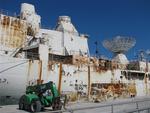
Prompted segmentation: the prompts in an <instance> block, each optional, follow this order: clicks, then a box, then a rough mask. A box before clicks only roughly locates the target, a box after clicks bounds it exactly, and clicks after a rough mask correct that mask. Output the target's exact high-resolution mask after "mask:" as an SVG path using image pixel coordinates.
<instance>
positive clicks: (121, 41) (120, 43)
mask: <svg viewBox="0 0 150 113" xmlns="http://www.w3.org/2000/svg"><path fill="white" fill-rule="evenodd" d="M135 43H136V40H135V39H134V38H131V37H125V36H116V37H114V38H112V39H108V40H104V41H103V46H104V47H105V48H106V49H108V50H109V51H111V52H112V53H114V55H115V57H114V59H113V60H115V61H117V62H120V63H127V62H128V60H127V58H126V56H125V55H124V54H125V53H126V52H127V51H128V50H129V49H131V48H132V47H133V46H134V45H135Z"/></svg>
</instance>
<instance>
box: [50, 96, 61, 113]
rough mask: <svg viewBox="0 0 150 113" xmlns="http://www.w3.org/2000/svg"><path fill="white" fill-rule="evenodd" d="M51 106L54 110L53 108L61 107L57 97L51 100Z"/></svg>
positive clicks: (59, 108) (58, 108)
mask: <svg viewBox="0 0 150 113" xmlns="http://www.w3.org/2000/svg"><path fill="white" fill-rule="evenodd" d="M52 108H53V110H54V111H55V110H61V108H62V103H61V101H60V99H59V98H57V99H55V100H54V101H53V103H52Z"/></svg>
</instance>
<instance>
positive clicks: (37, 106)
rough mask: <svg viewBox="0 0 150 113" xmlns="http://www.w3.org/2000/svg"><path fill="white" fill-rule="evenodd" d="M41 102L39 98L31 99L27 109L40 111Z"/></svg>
mask: <svg viewBox="0 0 150 113" xmlns="http://www.w3.org/2000/svg"><path fill="white" fill-rule="evenodd" d="M41 107H42V105H41V102H40V101H39V100H37V101H32V103H31V105H30V107H29V111H31V112H40V111H41Z"/></svg>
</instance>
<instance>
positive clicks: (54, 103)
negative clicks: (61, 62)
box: [19, 81, 62, 112]
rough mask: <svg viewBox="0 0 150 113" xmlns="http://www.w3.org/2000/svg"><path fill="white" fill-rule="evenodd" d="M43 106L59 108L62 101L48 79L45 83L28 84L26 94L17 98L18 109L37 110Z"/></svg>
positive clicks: (42, 108)
mask: <svg viewBox="0 0 150 113" xmlns="http://www.w3.org/2000/svg"><path fill="white" fill-rule="evenodd" d="M45 107H52V109H53V110H61V108H62V102H61V98H60V94H59V92H58V90H57V88H56V86H55V84H54V83H53V82H52V81H50V82H48V83H45V84H39V85H35V86H28V87H27V89H26V94H25V95H23V96H21V98H20V100H19V109H20V110H26V111H29V112H39V111H42V110H44V108H45Z"/></svg>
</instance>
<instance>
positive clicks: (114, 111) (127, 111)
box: [49, 99, 150, 113]
mask: <svg viewBox="0 0 150 113" xmlns="http://www.w3.org/2000/svg"><path fill="white" fill-rule="evenodd" d="M146 101H149V102H150V99H144V100H137V101H128V102H117V103H111V104H103V105H97V106H96V105H95V106H88V107H80V108H74V109H69V108H67V109H64V110H58V111H49V113H63V112H65V113H66V112H67V113H75V112H77V111H80V112H81V111H83V110H92V109H100V108H106V107H108V109H107V110H109V113H110V112H111V113H134V112H136V113H140V112H141V111H147V113H150V106H144V107H140V104H141V103H142V102H144V103H145V102H146ZM127 104H134V106H135V108H125V109H124V110H119V109H118V107H116V108H115V106H121V105H127ZM147 105H149V104H147Z"/></svg>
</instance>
